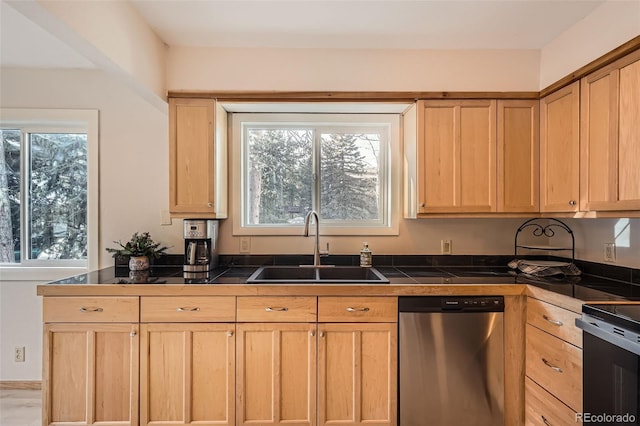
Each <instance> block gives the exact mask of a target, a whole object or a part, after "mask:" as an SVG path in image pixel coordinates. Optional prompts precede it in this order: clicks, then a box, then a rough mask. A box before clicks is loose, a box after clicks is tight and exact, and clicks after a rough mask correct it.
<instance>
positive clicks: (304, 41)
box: [131, 0, 604, 49]
mask: <svg viewBox="0 0 640 426" xmlns="http://www.w3.org/2000/svg"><path fill="white" fill-rule="evenodd" d="M603 2H604V1H602V0H589V1H584V0H440V1H437V0H410V1H406V0H320V1H319V0H212V1H211V0H210V1H203V0H169V1H167V0H131V3H133V5H134V6H135V7H136V8H137V9H138V11H139V12H140V14H141V15H142V16H143V18H144V19H145V20H146V21H147V22H148V23H149V24H150V25H151V27H152V28H153V29H154V30H155V31H156V33H157V34H158V35H159V36H160V37H161V38H162V39H163V40H164V41H165V42H166V43H167V44H169V45H172V46H222V47H275V48H385V49H386V48H388V49H402V48H409V49H540V48H542V47H543V46H544V45H546V44H547V43H548V42H550V41H551V40H553V39H554V38H556V37H557V36H558V35H560V34H561V33H562V32H564V31H565V30H566V29H567V28H569V27H571V26H573V25H574V24H575V23H576V22H578V21H580V20H581V19H583V18H584V17H585V16H587V15H589V14H590V13H591V12H592V11H593V10H594V9H595V8H596V7H598V6H599V5H600V4H602V3H603Z"/></svg>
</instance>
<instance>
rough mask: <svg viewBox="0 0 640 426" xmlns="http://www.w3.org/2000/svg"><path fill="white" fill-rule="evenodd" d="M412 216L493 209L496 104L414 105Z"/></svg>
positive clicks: (432, 102) (431, 102)
mask: <svg viewBox="0 0 640 426" xmlns="http://www.w3.org/2000/svg"><path fill="white" fill-rule="evenodd" d="M417 108H418V109H417V114H418V133H417V140H418V144H417V145H418V146H417V153H418V158H417V160H418V167H417V190H418V200H417V201H418V213H459V212H462V213H470V212H471V213H476V212H492V211H495V210H496V200H495V194H496V173H495V170H496V101H495V100H442V101H441V100H425V101H418V105H417Z"/></svg>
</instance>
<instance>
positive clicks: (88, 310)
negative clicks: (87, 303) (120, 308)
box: [80, 306, 103, 312]
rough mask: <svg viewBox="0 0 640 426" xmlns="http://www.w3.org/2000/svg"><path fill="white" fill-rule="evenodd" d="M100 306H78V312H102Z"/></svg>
mask: <svg viewBox="0 0 640 426" xmlns="http://www.w3.org/2000/svg"><path fill="white" fill-rule="evenodd" d="M102 310H103V309H102V308H85V307H84V306H83V307H82V308H80V312H102Z"/></svg>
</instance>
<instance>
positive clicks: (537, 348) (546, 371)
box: [526, 324, 582, 412]
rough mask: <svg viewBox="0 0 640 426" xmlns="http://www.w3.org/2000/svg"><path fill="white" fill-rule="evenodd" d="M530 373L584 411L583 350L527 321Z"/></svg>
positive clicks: (540, 382) (570, 405) (550, 390)
mask: <svg viewBox="0 0 640 426" xmlns="http://www.w3.org/2000/svg"><path fill="white" fill-rule="evenodd" d="M526 372H527V376H529V377H531V379H533V380H534V381H535V382H536V383H538V384H539V385H540V386H542V387H543V388H545V389H546V390H547V391H549V393H551V394H553V395H554V396H556V397H557V398H558V399H559V400H560V401H562V402H564V403H565V404H567V405H568V406H569V407H571V408H572V409H573V410H574V411H576V412H582V350H580V348H577V347H575V346H573V345H571V344H569V343H567V342H565V341H564V340H560V339H558V338H557V337H554V336H552V335H550V334H548V333H545V332H544V331H541V330H538V329H537V328H536V327H534V326H532V325H529V324H528V325H527V359H526Z"/></svg>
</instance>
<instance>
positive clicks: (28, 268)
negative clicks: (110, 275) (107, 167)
mask: <svg viewBox="0 0 640 426" xmlns="http://www.w3.org/2000/svg"><path fill="white" fill-rule="evenodd" d="M0 135H1V136H2V138H1V141H0V267H2V274H3V278H5V277H8V275H11V276H12V277H13V278H15V279H31V278H32V277H31V276H29V277H27V276H26V275H29V273H33V272H34V271H36V270H37V272H36V273H35V274H32V275H36V276H37V277H38V278H39V277H43V278H49V277H48V276H47V275H46V273H47V271H46V270H45V269H46V268H56V271H57V272H62V270H61V269H59V268H82V269H86V268H88V267H89V266H90V265H89V263H90V262H89V259H92V256H91V255H92V254H93V255H94V256H93V258H96V257H97V256H95V250H96V248H95V247H94V246H95V245H96V243H97V238H96V234H95V229H97V217H96V216H97V215H96V212H97V209H96V207H97V201H96V200H97V194H94V192H97V179H96V176H97V112H96V111H69V110H55V111H48V110H8V109H3V110H2V115H1V116H0ZM94 169H95V170H94ZM92 231H93V232H92ZM92 252H93V253H92ZM92 260H93V259H92ZM96 261H97V259H96ZM92 266H93V265H92ZM50 271H51V270H50ZM68 272H69V270H68V269H67V270H66V271H65V272H64V273H68ZM43 274H45V275H43ZM56 275H57V274H56Z"/></svg>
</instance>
